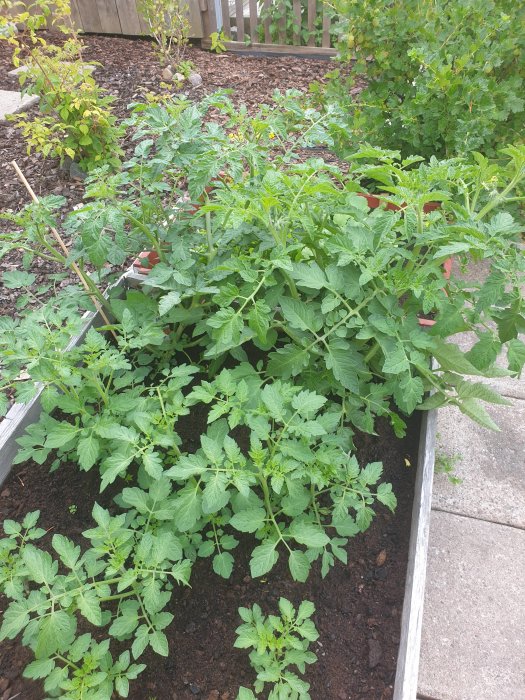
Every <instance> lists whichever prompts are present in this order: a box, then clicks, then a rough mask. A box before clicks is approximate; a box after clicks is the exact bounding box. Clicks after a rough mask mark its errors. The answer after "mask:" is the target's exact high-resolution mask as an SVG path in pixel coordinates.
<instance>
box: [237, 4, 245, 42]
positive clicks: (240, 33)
mask: <svg viewBox="0 0 525 700" xmlns="http://www.w3.org/2000/svg"><path fill="white" fill-rule="evenodd" d="M235 26H236V27H237V41H244V3H243V0H235Z"/></svg>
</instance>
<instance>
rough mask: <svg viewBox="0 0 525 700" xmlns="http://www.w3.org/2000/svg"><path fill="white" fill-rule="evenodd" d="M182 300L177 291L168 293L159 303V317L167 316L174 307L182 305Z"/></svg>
mask: <svg viewBox="0 0 525 700" xmlns="http://www.w3.org/2000/svg"><path fill="white" fill-rule="evenodd" d="M180 300H181V297H180V294H179V292H176V291H173V292H168V294H165V295H164V296H162V297H161V298H160V301H159V316H164V314H167V313H168V311H170V310H171V309H172V308H173V307H174V306H176V305H177V304H180Z"/></svg>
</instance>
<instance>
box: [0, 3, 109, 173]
mask: <svg viewBox="0 0 525 700" xmlns="http://www.w3.org/2000/svg"><path fill="white" fill-rule="evenodd" d="M4 5H5V6H6V8H7V9H8V10H11V14H12V21H13V22H16V24H17V25H22V27H23V29H22V31H20V32H16V33H15V32H10V33H6V35H5V36H3V37H2V36H0V38H3V39H5V40H7V41H8V42H9V43H10V44H11V45H12V46H13V48H14V53H13V63H14V65H15V66H20V58H21V56H22V55H24V66H25V68H26V70H25V71H24V72H21V73H20V75H19V81H20V85H21V86H22V89H23V92H24V93H25V94H28V95H37V96H38V97H39V109H40V114H39V115H38V116H36V117H34V118H32V119H28V118H27V114H18V115H14V116H12V117H11V119H12V121H13V122H14V123H15V126H16V127H17V128H18V129H20V130H21V132H22V135H23V136H24V138H25V139H26V141H27V147H28V153H30V152H31V151H32V150H36V151H37V152H39V153H42V154H43V155H44V157H48V156H51V157H58V158H59V159H60V162H61V163H64V161H66V160H67V159H68V158H69V159H71V160H75V161H77V162H78V163H79V164H80V166H81V168H83V169H84V170H90V169H92V168H94V167H96V166H99V165H102V164H104V163H107V164H110V165H112V166H116V165H118V164H119V162H120V161H119V156H120V155H121V154H122V151H121V149H120V147H119V145H118V144H119V138H120V136H121V135H122V130H121V129H120V128H118V127H117V125H116V117H115V116H114V115H113V114H112V112H111V104H112V102H113V99H114V98H112V97H111V96H109V95H105V94H104V91H103V90H102V88H100V86H98V85H97V83H96V82H95V80H94V78H93V76H92V74H91V69H92V68H93V67H94V66H95V64H94V63H86V62H85V61H84V59H83V56H82V43H81V41H80V40H79V38H78V35H77V32H76V31H75V29H74V27H73V25H72V23H71V20H70V14H71V10H70V5H69V2H66V1H64V0H62V1H61V2H59V3H50V2H48V0H38V2H33V3H30V4H29V5H28V6H27V7H26V5H25V4H24V3H20V2H16V1H12V0H7V1H5V0H4ZM17 11H18V13H17ZM13 13H14V16H13ZM50 18H52V23H53V26H55V27H57V28H58V29H59V30H60V31H61V32H62V34H64V35H65V41H64V42H63V44H62V45H61V46H58V45H54V44H50V43H49V42H48V41H47V40H46V39H44V38H43V37H42V36H41V35H40V34H39V30H40V29H42V28H43V27H45V26H46V25H47V22H48V21H49V19H50ZM2 21H7V20H6V19H5V20H2Z"/></svg>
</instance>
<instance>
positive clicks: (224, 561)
mask: <svg viewBox="0 0 525 700" xmlns="http://www.w3.org/2000/svg"><path fill="white" fill-rule="evenodd" d="M233 562H234V559H233V557H232V555H231V554H230V553H229V552H221V553H220V554H216V555H215V556H214V557H213V570H214V571H215V573H216V574H217V575H218V576H222V578H230V576H231V573H232V571H233Z"/></svg>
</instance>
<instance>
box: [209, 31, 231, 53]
mask: <svg viewBox="0 0 525 700" xmlns="http://www.w3.org/2000/svg"><path fill="white" fill-rule="evenodd" d="M210 41H211V46H210V51H213V52H214V53H218V54H221V53H224V52H225V51H226V44H225V42H226V41H228V37H227V36H226V35H225V34H224V32H223V31H222V29H221V31H220V32H212V33H211V34H210Z"/></svg>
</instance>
